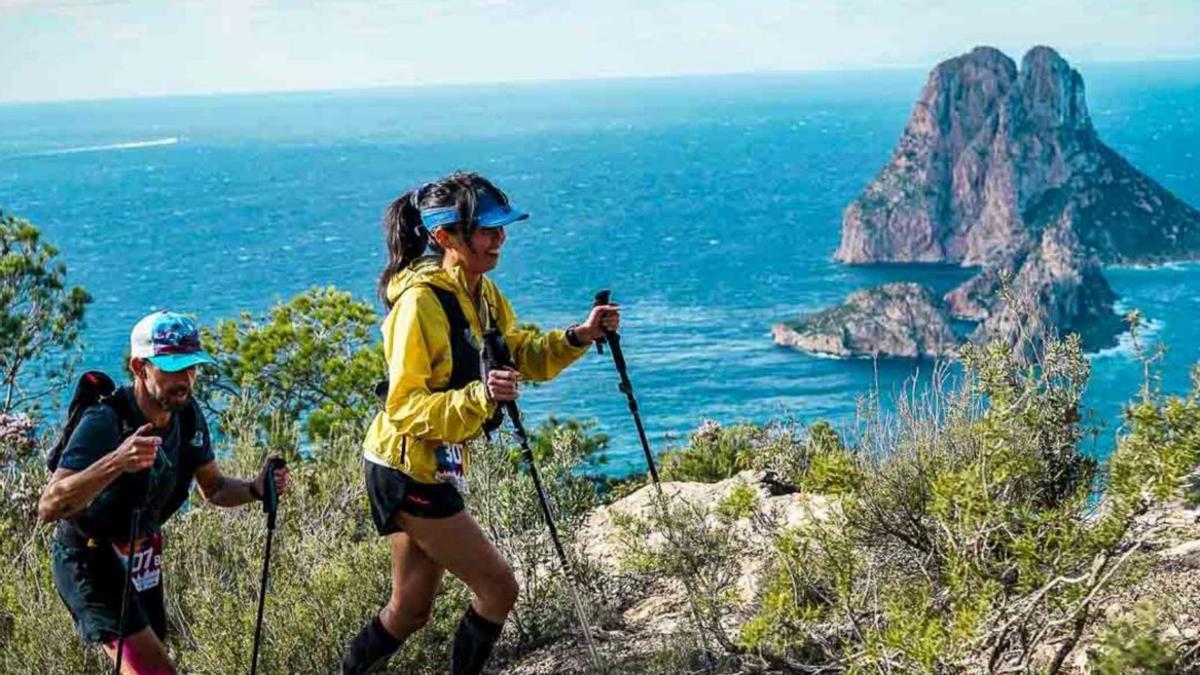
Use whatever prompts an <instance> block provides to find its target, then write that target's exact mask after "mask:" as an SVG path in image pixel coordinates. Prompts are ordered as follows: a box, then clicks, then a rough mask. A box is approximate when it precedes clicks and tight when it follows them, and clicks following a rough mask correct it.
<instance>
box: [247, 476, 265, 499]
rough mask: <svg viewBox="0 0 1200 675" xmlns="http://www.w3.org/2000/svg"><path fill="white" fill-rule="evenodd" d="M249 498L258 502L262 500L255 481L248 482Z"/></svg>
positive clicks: (261, 494)
mask: <svg viewBox="0 0 1200 675" xmlns="http://www.w3.org/2000/svg"><path fill="white" fill-rule="evenodd" d="M250 496H251V497H254V499H256V500H258V501H260V502H261V501H262V500H263V493H262V492H261V491H260V490H259V489H258V481H256V480H252V481H250Z"/></svg>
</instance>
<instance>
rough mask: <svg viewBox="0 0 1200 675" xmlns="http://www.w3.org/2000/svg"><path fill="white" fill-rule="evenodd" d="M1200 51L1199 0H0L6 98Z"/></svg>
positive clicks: (1168, 55)
mask: <svg viewBox="0 0 1200 675" xmlns="http://www.w3.org/2000/svg"><path fill="white" fill-rule="evenodd" d="M977 44H991V45H994V46H997V47H1000V48H1001V49H1003V50H1005V51H1006V52H1008V53H1009V54H1010V55H1011V56H1013V57H1014V58H1018V59H1019V58H1020V55H1021V53H1023V52H1024V51H1025V50H1026V49H1028V48H1029V47H1031V46H1033V45H1035V44H1049V45H1051V46H1054V47H1056V48H1058V50H1059V51H1060V52H1062V53H1063V55H1064V56H1065V57H1066V58H1067V59H1068V60H1072V61H1077V62H1096V61H1125V60H1152V59H1176V58H1200V0H1138V1H1125V0H1037V1H1028V2H1016V1H1011V2H1009V1H1001V0H953V1H950V0H879V1H873V0H842V1H837V0H737V1H736V2H735V1H731V0H720V1H718V0H696V1H684V0H640V1H639V0H603V1H600V0H593V1H584V0H563V1H560V2H550V1H541V0H429V1H426V2H412V1H407V0H380V1H371V0H175V1H172V0H0V78H3V79H0V101H28V100H53V99H80V98H109V97H122V96H148V95H160V94H185V93H205V92H230V91H264V90H280V89H325V88H340V87H363V86H376V85H394V84H424V83H461V82H481V81H503V80H538V79H561V78H589V77H611V76H630V75H662V74H677V73H712V72H741V71H761V70H808V69H837V68H849V69H859V68H876V67H888V66H918V67H921V68H927V67H930V66H932V65H933V64H934V63H936V62H937V61H938V60H940V59H942V58H946V57H948V56H953V55H955V54H959V53H962V52H965V51H968V50H969V49H970V48H971V47H973V46H975V45H977Z"/></svg>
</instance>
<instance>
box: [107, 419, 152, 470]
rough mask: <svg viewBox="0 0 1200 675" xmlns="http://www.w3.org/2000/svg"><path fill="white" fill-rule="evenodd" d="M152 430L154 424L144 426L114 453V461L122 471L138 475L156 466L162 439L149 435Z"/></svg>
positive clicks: (123, 442)
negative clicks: (137, 473) (139, 472)
mask: <svg viewBox="0 0 1200 675" xmlns="http://www.w3.org/2000/svg"><path fill="white" fill-rule="evenodd" d="M152 429H154V425H153V424H149V423H146V424H143V425H142V426H141V427H140V428H138V430H137V431H135V432H133V435H132V436H130V437H129V438H126V439H125V440H124V441H122V443H121V445H119V446H117V449H116V450H115V451H113V455H114V459H115V460H116V462H117V466H119V467H120V468H121V471H124V472H125V473H136V472H138V471H144V470H146V469H149V468H150V467H152V466H154V459H155V457H157V456H158V448H159V446H161V445H162V439H161V438H159V437H158V436H151V435H149V434H150V431H151V430H152Z"/></svg>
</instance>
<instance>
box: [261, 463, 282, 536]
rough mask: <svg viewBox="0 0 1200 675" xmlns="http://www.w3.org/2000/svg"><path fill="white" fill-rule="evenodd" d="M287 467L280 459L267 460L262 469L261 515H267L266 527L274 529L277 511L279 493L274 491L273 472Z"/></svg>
mask: <svg viewBox="0 0 1200 675" xmlns="http://www.w3.org/2000/svg"><path fill="white" fill-rule="evenodd" d="M285 466H287V462H285V461H283V458H282V457H271V458H268V459H267V462H266V464H264V465H263V469H262V483H263V490H262V495H263V497H262V503H263V513H265V514H267V527H268V528H270V529H272V530H273V529H275V514H276V513H277V512H278V510H279V492H278V491H277V490H276V489H275V472H276V471H278V470H280V469H282V468H283V467H285Z"/></svg>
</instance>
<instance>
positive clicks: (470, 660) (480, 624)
mask: <svg viewBox="0 0 1200 675" xmlns="http://www.w3.org/2000/svg"><path fill="white" fill-rule="evenodd" d="M501 628H504V624H499V623H492V622H491V621H488V620H487V619H485V618H483V617H482V616H479V614H478V613H476V612H475V608H474V607H472V606H470V605H467V611H466V612H465V613H464V614H463V618H462V620H461V621H459V622H458V632H457V633H455V634H454V652H453V653H452V654H451V656H450V675H479V673H482V672H483V666H484V665H485V664H486V663H487V660H488V657H489V656H491V655H492V647H495V646H496V640H497V639H499V637H500V629H501Z"/></svg>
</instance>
